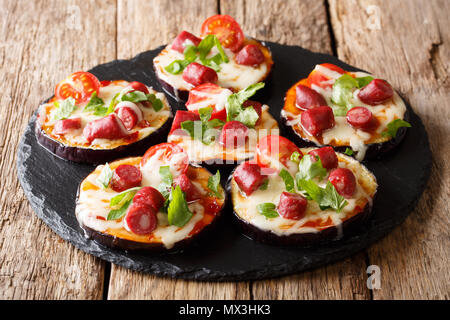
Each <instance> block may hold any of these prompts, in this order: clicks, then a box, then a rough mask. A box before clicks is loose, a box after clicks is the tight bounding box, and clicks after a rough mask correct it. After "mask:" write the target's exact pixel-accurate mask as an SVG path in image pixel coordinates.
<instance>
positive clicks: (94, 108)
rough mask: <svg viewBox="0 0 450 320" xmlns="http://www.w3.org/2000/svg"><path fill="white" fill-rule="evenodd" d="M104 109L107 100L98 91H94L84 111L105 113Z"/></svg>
mask: <svg viewBox="0 0 450 320" xmlns="http://www.w3.org/2000/svg"><path fill="white" fill-rule="evenodd" d="M103 109H107V108H105V102H104V101H103V100H102V99H101V98H99V97H98V96H97V92H96V91H94V92H93V93H92V95H91V98H90V99H89V102H88V104H87V105H86V106H85V107H84V109H83V111H84V112H94V114H96V113H99V112H101V113H103Z"/></svg>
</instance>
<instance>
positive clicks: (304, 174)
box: [295, 154, 327, 180]
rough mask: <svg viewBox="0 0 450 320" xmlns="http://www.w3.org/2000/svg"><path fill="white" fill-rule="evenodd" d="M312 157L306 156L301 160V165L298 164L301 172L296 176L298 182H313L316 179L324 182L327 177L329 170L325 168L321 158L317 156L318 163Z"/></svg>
mask: <svg viewBox="0 0 450 320" xmlns="http://www.w3.org/2000/svg"><path fill="white" fill-rule="evenodd" d="M312 157H313V156H312V155H310V154H306V155H305V156H304V157H303V158H302V159H301V160H300V163H299V164H298V170H299V171H298V172H297V174H296V175H295V178H296V180H299V179H306V180H311V179H314V178H315V177H318V178H319V180H322V179H323V178H324V177H325V176H326V175H327V169H325V168H324V167H323V165H322V161H321V160H320V157H318V156H316V157H315V160H316V161H314V160H313V158H312Z"/></svg>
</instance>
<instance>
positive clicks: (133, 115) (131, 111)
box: [114, 101, 144, 130]
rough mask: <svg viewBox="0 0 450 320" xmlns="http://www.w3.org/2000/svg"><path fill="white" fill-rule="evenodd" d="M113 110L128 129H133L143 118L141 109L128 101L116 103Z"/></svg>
mask: <svg viewBox="0 0 450 320" xmlns="http://www.w3.org/2000/svg"><path fill="white" fill-rule="evenodd" d="M114 112H115V113H117V116H118V117H119V119H120V120H122V123H123V125H124V126H125V128H127V129H128V130H131V129H133V128H134V126H135V125H136V124H137V123H139V122H140V121H141V120H142V119H143V118H144V115H143V113H142V111H141V109H139V107H138V106H137V105H136V104H134V103H133V102H130V101H122V102H120V103H119V104H117V106H116V108H115V111H114Z"/></svg>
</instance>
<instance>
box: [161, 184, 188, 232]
mask: <svg viewBox="0 0 450 320" xmlns="http://www.w3.org/2000/svg"><path fill="white" fill-rule="evenodd" d="M171 194H172V200H171V201H170V203H169V207H168V208H167V218H168V220H169V224H170V225H175V226H177V227H180V228H181V227H183V226H184V225H186V223H188V222H189V220H191V218H192V212H191V211H190V210H189V207H188V205H187V202H186V199H185V196H184V192H183V191H181V188H180V186H176V187H175V188H174V189H172V193H171Z"/></svg>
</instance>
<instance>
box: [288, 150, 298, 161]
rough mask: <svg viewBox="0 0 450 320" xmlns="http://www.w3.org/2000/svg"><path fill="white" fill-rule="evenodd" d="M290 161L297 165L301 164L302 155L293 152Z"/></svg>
mask: <svg viewBox="0 0 450 320" xmlns="http://www.w3.org/2000/svg"><path fill="white" fill-rule="evenodd" d="M290 160H291V161H293V162H295V163H299V162H300V153H299V152H298V151H294V152H292V154H291V157H290Z"/></svg>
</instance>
